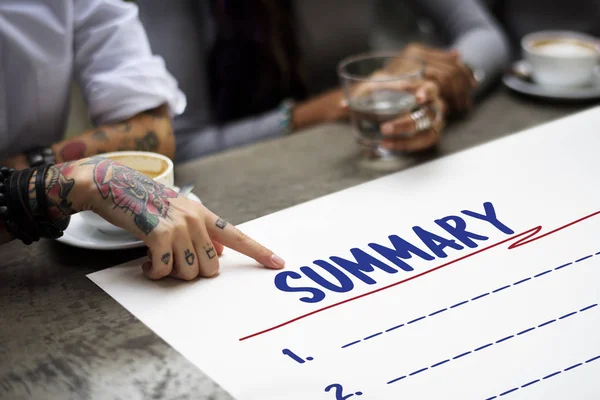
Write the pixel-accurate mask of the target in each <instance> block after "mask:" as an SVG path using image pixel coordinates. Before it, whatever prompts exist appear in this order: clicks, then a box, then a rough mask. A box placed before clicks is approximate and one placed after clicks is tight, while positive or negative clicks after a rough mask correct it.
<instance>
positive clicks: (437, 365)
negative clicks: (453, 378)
mask: <svg viewBox="0 0 600 400" xmlns="http://www.w3.org/2000/svg"><path fill="white" fill-rule="evenodd" d="M448 361H450V360H444V361H440V362H439V363H437V364H433V365H432V366H431V368H435V367H439V366H440V365H442V364H446V363H447V362H448Z"/></svg>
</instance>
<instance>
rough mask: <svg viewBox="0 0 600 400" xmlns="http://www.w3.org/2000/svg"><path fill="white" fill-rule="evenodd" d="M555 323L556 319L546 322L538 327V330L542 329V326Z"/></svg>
mask: <svg viewBox="0 0 600 400" xmlns="http://www.w3.org/2000/svg"><path fill="white" fill-rule="evenodd" d="M553 322H556V320H555V319H551V320H550V321H546V322H544V323H543V324H540V325H538V328H541V327H542V326H546V325H550V324H551V323H553Z"/></svg>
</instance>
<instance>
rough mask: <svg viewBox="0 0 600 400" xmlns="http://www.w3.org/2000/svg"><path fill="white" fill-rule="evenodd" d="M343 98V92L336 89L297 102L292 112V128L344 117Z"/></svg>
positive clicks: (295, 128) (298, 128)
mask: <svg viewBox="0 0 600 400" xmlns="http://www.w3.org/2000/svg"><path fill="white" fill-rule="evenodd" d="M343 100H344V94H343V92H342V91H341V90H340V89H336V90H332V91H329V92H327V93H324V94H322V95H319V96H317V97H314V98H312V99H309V100H307V101H305V102H303V103H300V104H298V105H297V106H296V107H294V111H293V113H292V114H293V115H292V122H293V126H294V130H300V129H305V128H308V127H310V126H314V125H318V124H323V123H326V122H334V121H338V120H340V119H342V118H345V117H346V116H347V113H346V109H345V108H344V107H343V105H342V101H343Z"/></svg>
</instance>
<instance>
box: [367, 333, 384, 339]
mask: <svg viewBox="0 0 600 400" xmlns="http://www.w3.org/2000/svg"><path fill="white" fill-rule="evenodd" d="M382 334H383V332H377V333H375V334H374V335H371V336H367V337H366V338H364V339H363V340H369V339H372V338H374V337H377V336H379V335H382Z"/></svg>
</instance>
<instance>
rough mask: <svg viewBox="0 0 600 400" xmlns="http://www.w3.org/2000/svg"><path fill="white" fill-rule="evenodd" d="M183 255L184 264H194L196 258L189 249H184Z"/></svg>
mask: <svg viewBox="0 0 600 400" xmlns="http://www.w3.org/2000/svg"><path fill="white" fill-rule="evenodd" d="M183 255H184V256H185V262H186V263H188V265H192V264H193V263H194V260H195V259H196V256H195V255H194V253H192V252H191V251H190V249H186V250H185V252H184V253H183Z"/></svg>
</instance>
